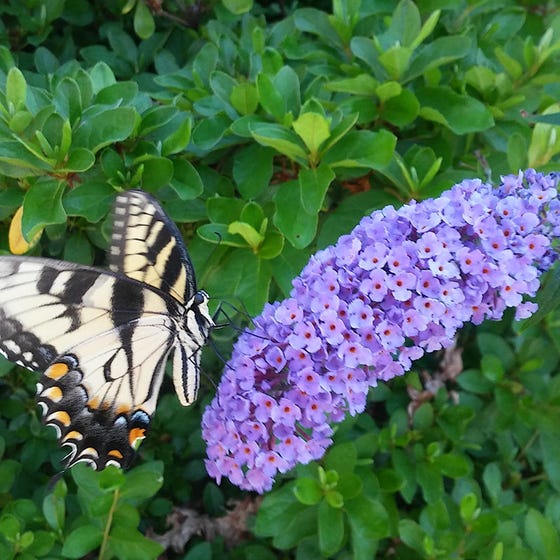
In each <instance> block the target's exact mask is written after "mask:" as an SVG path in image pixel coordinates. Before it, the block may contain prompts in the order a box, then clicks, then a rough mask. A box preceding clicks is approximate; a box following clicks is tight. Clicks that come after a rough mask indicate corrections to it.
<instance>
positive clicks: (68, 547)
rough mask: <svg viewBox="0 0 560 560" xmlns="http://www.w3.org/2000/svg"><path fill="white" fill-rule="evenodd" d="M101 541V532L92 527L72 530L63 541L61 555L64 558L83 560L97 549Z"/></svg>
mask: <svg viewBox="0 0 560 560" xmlns="http://www.w3.org/2000/svg"><path fill="white" fill-rule="evenodd" d="M102 541H103V531H102V530H101V529H100V528H98V527H95V526H94V525H82V526H81V527H78V528H77V529H74V530H73V531H72V532H71V533H70V534H69V535H68V536H67V537H66V539H65V540H64V544H63V545H62V554H63V555H64V557H66V558H83V557H84V556H86V555H87V554H88V553H89V552H92V551H94V550H95V549H97V548H98V547H99V546H100V545H101V542H102Z"/></svg>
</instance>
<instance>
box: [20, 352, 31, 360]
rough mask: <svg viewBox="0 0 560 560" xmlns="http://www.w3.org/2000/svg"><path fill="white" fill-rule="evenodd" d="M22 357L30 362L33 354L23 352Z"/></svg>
mask: <svg viewBox="0 0 560 560" xmlns="http://www.w3.org/2000/svg"><path fill="white" fill-rule="evenodd" d="M22 358H23V359H24V360H25V361H26V362H31V361H32V360H33V354H32V353H31V352H24V353H23V354H22Z"/></svg>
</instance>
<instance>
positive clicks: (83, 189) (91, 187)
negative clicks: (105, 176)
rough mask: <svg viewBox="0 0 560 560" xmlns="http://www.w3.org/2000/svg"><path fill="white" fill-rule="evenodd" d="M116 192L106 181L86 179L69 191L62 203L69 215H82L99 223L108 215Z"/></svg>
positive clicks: (91, 221) (90, 220)
mask: <svg viewBox="0 0 560 560" xmlns="http://www.w3.org/2000/svg"><path fill="white" fill-rule="evenodd" d="M115 194H116V192H115V189H114V188H113V187H111V185H108V184H107V183H105V182H98V181H85V182H84V183H82V184H81V185H78V186H77V187H75V188H73V189H72V190H70V191H68V192H67V193H66V194H65V195H64V198H63V199H62V203H63V206H64V209H65V211H66V213H67V214H68V215H69V216H82V217H84V218H85V219H86V220H87V221H88V222H90V223H97V222H99V220H101V219H102V218H104V217H105V216H107V213H108V212H109V210H110V209H111V205H112V204H113V199H114V198H115Z"/></svg>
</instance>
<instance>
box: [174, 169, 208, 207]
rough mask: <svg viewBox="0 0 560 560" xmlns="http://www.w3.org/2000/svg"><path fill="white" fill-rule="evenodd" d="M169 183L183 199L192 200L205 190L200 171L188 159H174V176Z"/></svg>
mask: <svg viewBox="0 0 560 560" xmlns="http://www.w3.org/2000/svg"><path fill="white" fill-rule="evenodd" d="M169 185H170V186H171V188H172V189H173V190H174V191H175V192H176V193H177V194H178V195H179V198H180V199H181V200H192V199H194V198H196V197H198V196H200V195H201V194H202V193H203V191H204V185H203V184H202V179H201V178H200V175H199V174H198V171H197V170H196V168H195V167H194V165H193V164H192V163H191V162H190V161H188V160H186V159H175V160H173V177H172V179H171V180H170V181H169Z"/></svg>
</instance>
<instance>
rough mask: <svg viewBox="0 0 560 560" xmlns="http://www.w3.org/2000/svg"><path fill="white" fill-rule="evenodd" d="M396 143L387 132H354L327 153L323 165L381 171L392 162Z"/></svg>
mask: <svg viewBox="0 0 560 560" xmlns="http://www.w3.org/2000/svg"><path fill="white" fill-rule="evenodd" d="M396 143H397V139H396V137H395V136H394V135H393V134H391V133H390V132H387V131H385V130H381V131H379V132H372V131H370V130H353V131H351V132H349V133H348V134H346V135H345V136H344V137H342V138H341V139H340V141H339V142H338V143H337V144H336V145H335V146H334V147H333V148H331V149H329V150H328V152H327V153H325V155H324V156H323V158H322V163H325V164H328V165H330V166H331V167H347V168H353V167H366V168H371V169H381V168H383V167H384V166H385V165H387V164H388V163H389V161H390V160H391V156H392V155H393V152H394V150H395V146H396Z"/></svg>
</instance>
